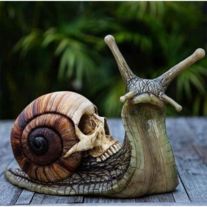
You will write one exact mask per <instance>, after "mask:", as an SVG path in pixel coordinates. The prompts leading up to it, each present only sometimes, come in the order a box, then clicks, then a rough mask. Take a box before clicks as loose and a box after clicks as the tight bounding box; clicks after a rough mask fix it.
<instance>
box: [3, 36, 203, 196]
mask: <svg viewBox="0 0 207 207" xmlns="http://www.w3.org/2000/svg"><path fill="white" fill-rule="evenodd" d="M105 42H106V44H107V45H108V46H109V48H110V50H111V51H112V53H113V55H114V57H115V60H116V62H117V64H118V68H119V71H120V73H121V76H122V78H123V81H124V82H125V84H126V88H127V93H126V94H125V95H124V96H122V97H121V98H120V101H121V102H123V108H122V113H121V117H122V120H123V125H124V128H125V139H124V142H123V144H121V143H119V142H118V141H117V140H116V139H114V138H113V137H112V136H111V135H110V132H109V128H108V125H107V121H106V119H105V118H104V117H101V116H99V115H98V112H97V108H96V106H95V105H94V104H93V103H91V102H90V101H89V100H88V99H87V98H85V97H83V96H82V95H79V94H77V93H74V92H54V93H50V94H46V95H43V96H41V97H39V98H37V99H36V100H34V101H33V102H32V103H31V104H29V105H28V106H27V107H26V108H25V109H24V110H23V112H22V113H21V114H20V115H19V116H18V118H17V119H16V121H15V123H14V125H13V128H12V132H11V144H12V149H13V153H14V157H15V158H16V160H17V162H18V164H19V166H20V169H7V170H6V171H5V176H6V178H7V179H8V181H9V182H11V183H12V184H14V185H16V186H19V187H21V188H25V189H27V190H30V191H34V192H38V193H45V194H52V195H101V196H108V197H119V198H133V197H139V196H143V195H148V194H155V193H156V194H157V193H163V192H169V191H173V190H174V189H175V188H176V186H177V185H178V176H177V170H176V165H175V159H174V156H173V151H172V148H171V145H170V143H169V139H168V137H167V133H166V126H165V104H166V103H169V104H171V105H172V106H173V107H175V109H176V110H177V111H180V110H181V109H182V107H181V106H180V105H179V104H178V103H176V102H175V101H174V100H172V99H171V98H170V97H168V96H167V95H166V94H165V91H166V89H167V87H168V85H169V84H170V82H171V81H172V80H173V79H174V78H175V77H176V76H177V75H178V74H179V73H180V72H182V71H183V70H184V69H186V68H187V67H188V66H190V65H192V64H193V63H195V62H196V61H198V60H199V59H201V58H203V57H204V56H205V51H204V50H203V49H197V50H196V51H195V52H194V53H193V54H192V55H191V56H189V57H188V58H186V59H184V60H183V61H182V62H180V63H178V64H177V65H175V66H174V67H172V68H171V69H170V70H168V71H167V72H165V73H164V74H162V75H161V76H159V77H158V78H155V79H151V80H148V79H142V78H139V77H137V76H136V75H135V74H134V73H133V72H132V71H131V69H130V68H129V66H128V65H127V63H126V61H125V59H124V58H123V56H122V54H121V53H120V51H119V49H118V47H117V45H116V42H115V39H114V37H113V36H111V35H107V36H106V37H105Z"/></svg>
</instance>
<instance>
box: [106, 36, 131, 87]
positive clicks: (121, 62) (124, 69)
mask: <svg viewBox="0 0 207 207" xmlns="http://www.w3.org/2000/svg"><path fill="white" fill-rule="evenodd" d="M104 41H105V43H106V44H107V45H108V47H109V48H110V50H111V52H112V53H113V55H114V58H115V60H116V62H117V65H118V68H119V71H120V73H121V76H122V79H123V80H124V82H125V83H127V81H129V80H130V79H132V78H133V77H135V75H134V73H133V72H132V71H131V69H130V68H129V66H128V64H127V62H126V61H125V59H124V57H123V55H122V54H121V52H120V50H119V48H118V46H117V44H116V42H115V39H114V37H113V36H112V35H107V36H106V37H105V38H104Z"/></svg>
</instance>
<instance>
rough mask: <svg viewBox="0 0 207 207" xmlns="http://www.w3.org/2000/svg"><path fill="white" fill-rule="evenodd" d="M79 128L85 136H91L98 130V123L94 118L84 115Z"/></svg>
mask: <svg viewBox="0 0 207 207" xmlns="http://www.w3.org/2000/svg"><path fill="white" fill-rule="evenodd" d="M78 127H79V129H80V130H81V131H82V132H83V133H84V134H91V133H92V131H94V130H95V128H96V122H95V120H94V118H93V116H91V115H87V114H84V115H83V116H82V117H81V119H80V122H79V125H78Z"/></svg>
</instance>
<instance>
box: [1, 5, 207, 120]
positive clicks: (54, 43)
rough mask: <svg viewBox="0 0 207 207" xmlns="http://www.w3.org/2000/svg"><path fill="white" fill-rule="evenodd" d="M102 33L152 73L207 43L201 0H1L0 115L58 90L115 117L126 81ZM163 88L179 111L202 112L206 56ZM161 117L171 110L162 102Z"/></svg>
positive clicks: (137, 67) (137, 68)
mask: <svg viewBox="0 0 207 207" xmlns="http://www.w3.org/2000/svg"><path fill="white" fill-rule="evenodd" d="M107 34H113V35H114V36H115V38H116V40H117V43H118V45H119V47H120V50H121V51H122V53H123V55H124V57H125V58H126V60H127V62H128V64H129V66H130V67H131V69H132V70H133V71H134V72H135V74H137V75H139V76H140V77H143V78H154V77H156V76H158V75H160V74H161V73H163V72H164V71H166V70H167V69H168V68H170V67H171V66H173V65H175V64H176V63H178V62H179V61H181V60H182V59H183V58H185V57H187V56H188V55H190V54H191V53H192V52H193V51H194V50H195V49H196V48H198V47H202V48H204V49H207V3H205V2H18V3H17V2H0V119H11V118H15V117H16V116H17V115H18V114H19V113H20V112H21V111H22V109H23V108H24V107H25V106H26V105H27V104H28V103H30V102H31V101H32V100H33V99H35V98H37V97H38V96H40V95H42V94H45V93H48V92H52V91H60V90H72V91H76V92H78V93H81V94H83V95H85V96H86V97H87V98H89V99H90V100H91V101H92V102H93V103H95V104H96V105H97V106H98V108H99V113H100V114H101V115H104V116H107V117H118V116H120V111H121V103H120V102H119V97H120V96H121V95H123V94H124V91H125V87H124V84H123V82H122V80H121V76H120V74H119V71H118V69H117V66H116V63H115V61H114V58H113V56H112V54H111V52H110V51H109V49H108V47H107V46H106V45H105V43H104V41H103V38H104V36H105V35H107ZM167 94H168V95H169V96H170V97H172V98H174V99H175V100H176V101H177V102H178V103H180V104H181V105H183V106H184V109H183V111H182V112H181V113H179V115H183V116H192V115H196V116H201V115H207V58H205V59H204V60H202V61H200V62H199V63H196V64H195V65H193V66H192V67H190V68H189V69H188V70H186V71H185V72H183V73H182V74H181V75H180V76H179V77H177V79H176V80H175V81H173V83H172V84H171V86H170V87H169V89H168V91H167ZM167 115H170V116H177V115H178V114H177V112H176V111H175V110H174V108H172V107H171V106H168V107H167Z"/></svg>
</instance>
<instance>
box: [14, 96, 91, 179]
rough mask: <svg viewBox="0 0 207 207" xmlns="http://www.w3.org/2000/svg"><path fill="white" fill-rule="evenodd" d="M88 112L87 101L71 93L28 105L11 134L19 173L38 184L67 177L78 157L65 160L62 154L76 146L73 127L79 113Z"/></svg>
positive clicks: (41, 99)
mask: <svg viewBox="0 0 207 207" xmlns="http://www.w3.org/2000/svg"><path fill="white" fill-rule="evenodd" d="M65 103H67V104H65ZM83 105H84V106H83ZM86 105H88V107H85V106H86ZM86 109H87V110H88V111H84V110H86ZM92 110H93V107H92V104H91V102H90V101H89V100H87V99H86V98H85V97H83V96H81V95H79V94H76V93H73V92H55V93H50V94H46V95H44V96H41V97H39V98H37V99H36V100H34V101H33V102H32V103H31V104H29V105H28V106H27V107H26V108H25V109H24V110H23V112H22V113H21V114H20V115H19V116H18V118H17V119H16V121H15V123H14V126H13V128H12V132H11V143H12V149H13V153H14V156H15V158H16V160H17V162H18V164H19V166H20V167H21V168H22V170H23V171H24V172H26V173H27V174H28V176H29V177H30V178H31V179H34V180H38V181H39V182H55V181H58V180H62V179H64V178H67V177H69V176H70V175H71V174H72V173H73V172H74V171H75V169H76V168H77V167H78V166H79V164H80V161H81V153H80V152H76V153H74V154H72V155H71V156H70V157H68V158H63V154H64V153H66V152H67V151H68V150H69V149H70V148H71V147H72V146H73V145H74V144H76V143H77V142H78V138H77V136H76V135H75V130H74V124H76V123H78V122H79V120H80V118H81V115H82V114H81V113H80V112H82V113H90V112H92Z"/></svg>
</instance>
